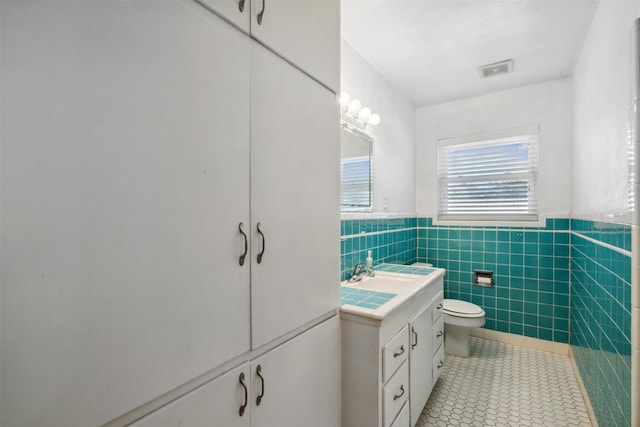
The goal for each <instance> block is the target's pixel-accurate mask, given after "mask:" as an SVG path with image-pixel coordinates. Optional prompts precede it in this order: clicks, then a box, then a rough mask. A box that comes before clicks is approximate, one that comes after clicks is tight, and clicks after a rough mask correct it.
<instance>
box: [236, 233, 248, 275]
mask: <svg viewBox="0 0 640 427" xmlns="http://www.w3.org/2000/svg"><path fill="white" fill-rule="evenodd" d="M243 226H244V224H242V223H240V225H238V230H240V234H242V237H244V253H243V254H242V255H240V259H239V261H238V262H239V263H240V266H243V265H244V259H245V258H246V256H247V250H248V249H249V243H248V242H247V233H245V232H244V229H243V228H242V227H243Z"/></svg>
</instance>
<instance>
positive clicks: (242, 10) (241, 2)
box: [238, 0, 244, 13]
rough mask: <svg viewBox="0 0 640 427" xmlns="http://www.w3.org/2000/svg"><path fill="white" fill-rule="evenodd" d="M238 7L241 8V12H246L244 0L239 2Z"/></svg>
mask: <svg viewBox="0 0 640 427" xmlns="http://www.w3.org/2000/svg"><path fill="white" fill-rule="evenodd" d="M238 9H240V13H242V12H244V0H240V1H239V2H238Z"/></svg>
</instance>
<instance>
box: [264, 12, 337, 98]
mask: <svg viewBox="0 0 640 427" xmlns="http://www.w3.org/2000/svg"><path fill="white" fill-rule="evenodd" d="M259 16H261V23H258V17H259ZM251 34H252V35H253V37H255V38H256V39H258V40H260V42H262V43H264V44H265V45H266V46H269V48H270V49H273V50H274V51H276V52H278V53H279V54H280V55H282V56H283V57H285V58H287V59H288V60H289V61H291V62H292V63H294V64H296V65H297V66H298V67H300V68H301V69H303V70H305V72H307V73H309V74H310V75H311V76H313V77H314V78H316V79H317V80H318V81H320V82H322V83H323V84H325V85H326V86H327V87H329V88H330V89H331V90H333V91H334V92H336V93H337V92H339V88H340V0H322V1H318V0H253V3H252V8H251Z"/></svg>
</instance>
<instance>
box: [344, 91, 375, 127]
mask: <svg viewBox="0 0 640 427" xmlns="http://www.w3.org/2000/svg"><path fill="white" fill-rule="evenodd" d="M340 113H341V115H342V117H343V119H347V120H345V121H347V122H353V121H355V122H356V123H357V124H358V125H360V126H362V127H365V126H366V125H371V126H377V125H378V124H380V116H379V115H378V114H375V113H373V112H372V111H371V108H368V107H363V106H362V103H361V102H360V101H358V100H357V99H351V96H349V94H348V93H346V92H342V93H341V94H340Z"/></svg>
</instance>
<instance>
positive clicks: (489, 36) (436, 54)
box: [342, 0, 597, 107]
mask: <svg viewBox="0 0 640 427" xmlns="http://www.w3.org/2000/svg"><path fill="white" fill-rule="evenodd" d="M596 7H597V1H596V0H504V1H498V0H472V1H468V0H342V36H343V37H344V39H345V40H346V41H347V43H349V44H350V45H351V46H352V47H353V48H354V49H355V50H356V51H358V52H359V53H360V54H361V55H362V56H363V57H364V58H365V59H366V60H367V61H368V62H369V63H370V64H371V65H373V67H374V68H375V69H376V70H378V72H380V74H382V75H383V76H384V77H385V78H386V79H387V80H388V81H389V82H390V83H391V84H392V85H393V86H395V87H396V88H397V89H399V90H400V91H401V92H402V93H404V94H405V95H406V96H407V97H408V98H409V99H410V100H412V101H413V103H414V104H415V106H416V107H421V106H425V105H432V104H438V103H442V102H447V101H452V100H456V99H462V98H467V97H470V96H476V95H481V94H485V93H488V92H494V91H498V90H504V89H509V88H513V87H518V86H522V85H527V84H533V83H537V82H542V81H546V80H551V79H557V78H561V77H565V76H568V75H571V73H572V70H573V67H574V65H575V61H576V59H577V57H578V54H579V52H580V49H581V46H582V43H583V40H584V38H585V36H586V34H587V31H588V29H589V25H590V24H591V19H592V17H593V14H594V12H595V9H596ZM506 59H513V72H511V73H509V74H502V75H496V76H492V77H488V78H485V79H482V78H480V76H479V73H478V70H477V67H479V66H481V65H486V64H491V63H494V62H499V61H502V60H506Z"/></svg>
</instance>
